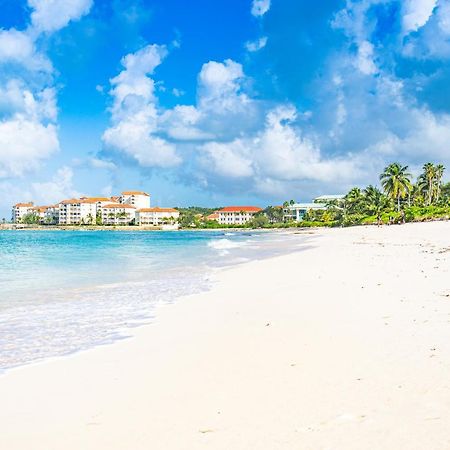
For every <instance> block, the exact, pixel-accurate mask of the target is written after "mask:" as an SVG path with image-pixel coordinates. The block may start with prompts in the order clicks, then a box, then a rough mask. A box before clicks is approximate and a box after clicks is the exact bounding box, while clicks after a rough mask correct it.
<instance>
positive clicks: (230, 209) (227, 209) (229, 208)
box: [218, 206, 262, 213]
mask: <svg viewBox="0 0 450 450" xmlns="http://www.w3.org/2000/svg"><path fill="white" fill-rule="evenodd" d="M241 211H243V212H254V213H257V212H259V211H262V209H261V208H259V207H258V206H226V207H225V208H222V209H221V210H220V211H218V212H237V213H239V212H241Z"/></svg>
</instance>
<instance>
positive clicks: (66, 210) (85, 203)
mask: <svg viewBox="0 0 450 450" xmlns="http://www.w3.org/2000/svg"><path fill="white" fill-rule="evenodd" d="M96 216H97V199H94V198H93V199H88V198H83V199H81V198H80V199H77V198H72V199H68V200H63V201H62V202H61V203H59V224H61V225H82V224H85V225H91V224H94V223H95V218H96Z"/></svg>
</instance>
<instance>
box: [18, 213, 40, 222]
mask: <svg viewBox="0 0 450 450" xmlns="http://www.w3.org/2000/svg"><path fill="white" fill-rule="evenodd" d="M22 223H25V224H27V225H36V224H38V223H39V216H38V215H37V214H36V213H35V212H30V213H28V214H25V215H24V216H23V217H22Z"/></svg>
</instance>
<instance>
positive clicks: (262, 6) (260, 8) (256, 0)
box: [252, 0, 270, 17]
mask: <svg viewBox="0 0 450 450" xmlns="http://www.w3.org/2000/svg"><path fill="white" fill-rule="evenodd" d="M269 9H270V0H253V3H252V14H253V15H254V16H255V17H262V16H263V15H264V14H266V12H267V11H269Z"/></svg>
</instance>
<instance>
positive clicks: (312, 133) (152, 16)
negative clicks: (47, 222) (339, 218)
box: [0, 0, 450, 216]
mask: <svg viewBox="0 0 450 450" xmlns="http://www.w3.org/2000/svg"><path fill="white" fill-rule="evenodd" d="M0 11H1V12H0V28H1V29H0V216H7V215H8V214H9V208H10V205H11V204H12V203H15V202H17V201H25V200H34V201H35V202H36V203H40V204H47V203H53V202H55V201H58V200H61V199H62V198H66V197H71V196H77V195H98V194H105V195H106V194H111V193H117V192H120V191H121V190H124V189H145V190H146V191H148V192H150V193H151V194H152V196H153V202H154V204H158V205H161V206H175V205H193V204H199V205H224V204H231V203H240V204H248V203H252V204H259V205H266V204H276V203H279V202H282V201H283V200H285V199H290V198H294V199H297V200H309V199H310V198H311V197H312V196H314V195H319V194H324V193H340V192H344V191H345V190H347V189H349V188H350V187H352V186H355V185H361V186H362V185H365V184H369V183H375V182H376V181H377V175H378V173H379V172H380V171H381V170H382V169H383V167H384V166H385V165H386V164H387V163H389V162H392V161H397V160H398V161H400V162H402V163H405V164H409V165H410V167H411V170H412V171H413V172H414V173H417V172H418V171H419V169H420V166H421V165H422V164H423V163H424V162H426V161H432V162H442V163H444V164H446V165H447V166H449V165H450V149H449V147H450V89H449V88H448V86H449V81H450V67H449V64H448V61H449V58H450V2H449V1H448V0H403V1H397V0H359V1H351V0H347V1H344V0H342V1H338V0H333V1H332V0H323V1H321V2H310V1H306V0H295V1H294V0H216V1H210V0H196V1H192V2H186V1H183V0H164V1H163V0H151V1H150V0H110V1H106V0H28V1H26V0H0ZM447 179H448V178H447Z"/></svg>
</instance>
